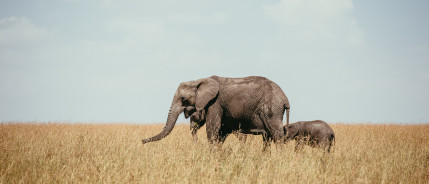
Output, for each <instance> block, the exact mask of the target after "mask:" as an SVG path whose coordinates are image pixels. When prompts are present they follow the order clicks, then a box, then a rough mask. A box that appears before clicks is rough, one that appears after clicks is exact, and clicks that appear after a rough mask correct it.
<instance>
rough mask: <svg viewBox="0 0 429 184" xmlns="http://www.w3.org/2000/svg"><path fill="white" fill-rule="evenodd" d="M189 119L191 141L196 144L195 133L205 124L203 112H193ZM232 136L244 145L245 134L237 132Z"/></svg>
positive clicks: (196, 137)
mask: <svg viewBox="0 0 429 184" xmlns="http://www.w3.org/2000/svg"><path fill="white" fill-rule="evenodd" d="M189 119H190V129H191V134H192V139H193V140H194V141H195V142H196V141H197V140H198V136H197V131H198V130H199V129H200V128H201V127H202V126H204V124H205V123H206V120H205V110H202V111H201V112H200V113H198V112H196V111H195V112H194V113H193V114H192V115H191V116H190V118H189ZM233 134H235V135H236V136H237V138H238V140H240V142H241V143H243V144H244V143H246V140H247V135H246V134H242V133H239V132H238V131H234V132H233Z"/></svg>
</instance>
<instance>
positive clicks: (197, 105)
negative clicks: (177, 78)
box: [142, 78, 219, 144]
mask: <svg viewBox="0 0 429 184" xmlns="http://www.w3.org/2000/svg"><path fill="white" fill-rule="evenodd" d="M218 93H219V84H218V83H217V82H216V81H215V80H214V79H212V78H204V79H199V80H195V81H189V82H182V83H181V84H180V85H179V87H178V88H177V90H176V93H175V95H174V97H173V102H172V103H171V106H170V111H169V112H168V117H167V122H166V125H165V127H164V129H163V130H162V132H161V133H159V134H158V135H155V136H153V137H151V138H148V139H143V140H142V142H143V144H145V143H148V142H153V141H159V140H161V139H163V138H164V137H166V136H167V135H168V134H170V132H171V131H172V130H173V128H174V125H175V124H176V121H177V118H178V117H179V115H180V114H181V113H182V112H184V114H185V118H188V117H189V116H190V115H192V114H193V113H194V112H201V111H202V110H203V109H204V108H205V107H206V106H207V104H208V103H209V102H210V101H211V100H212V99H214V98H215V97H216V96H217V94H218Z"/></svg>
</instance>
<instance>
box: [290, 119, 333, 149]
mask: <svg viewBox="0 0 429 184" xmlns="http://www.w3.org/2000/svg"><path fill="white" fill-rule="evenodd" d="M283 130H284V133H285V136H286V139H285V142H286V141H289V140H292V139H294V140H296V141H297V142H296V145H295V151H297V150H298V148H299V146H300V145H301V144H302V143H304V144H308V145H310V146H312V147H316V146H318V147H321V148H324V149H325V151H327V152H330V151H331V146H333V142H335V134H334V131H333V130H332V128H331V127H330V126H329V125H328V124H327V123H326V122H324V121H322V120H314V121H299V122H296V123H293V124H290V125H289V126H288V130H287V131H286V125H285V126H283Z"/></svg>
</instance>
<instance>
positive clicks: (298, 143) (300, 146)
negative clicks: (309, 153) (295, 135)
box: [295, 140, 303, 152]
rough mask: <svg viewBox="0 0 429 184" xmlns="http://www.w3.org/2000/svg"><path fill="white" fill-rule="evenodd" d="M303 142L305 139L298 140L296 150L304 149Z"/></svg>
mask: <svg viewBox="0 0 429 184" xmlns="http://www.w3.org/2000/svg"><path fill="white" fill-rule="evenodd" d="M302 142H303V140H297V141H296V144H295V152H298V151H300V150H301V149H302Z"/></svg>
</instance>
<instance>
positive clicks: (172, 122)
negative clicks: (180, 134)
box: [142, 101, 184, 144]
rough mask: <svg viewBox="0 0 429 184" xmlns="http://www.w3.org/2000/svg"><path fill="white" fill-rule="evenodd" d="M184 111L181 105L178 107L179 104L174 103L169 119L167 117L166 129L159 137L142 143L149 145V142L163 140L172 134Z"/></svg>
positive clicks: (156, 136) (144, 140)
mask: <svg viewBox="0 0 429 184" xmlns="http://www.w3.org/2000/svg"><path fill="white" fill-rule="evenodd" d="M183 110H184V108H183V107H181V106H180V105H178V103H177V102H176V103H175V102H174V101H173V104H172V105H171V107H170V111H169V113H168V117H167V123H166V125H165V127H164V129H163V130H162V132H161V133H159V134H158V135H155V136H153V137H151V138H147V139H143V140H142V142H143V144H145V143H148V142H153V141H159V140H161V139H163V138H164V137H166V136H167V135H168V134H170V132H171V131H172V130H173V128H174V125H175V124H176V121H177V118H178V117H179V115H180V113H182V112H183Z"/></svg>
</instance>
